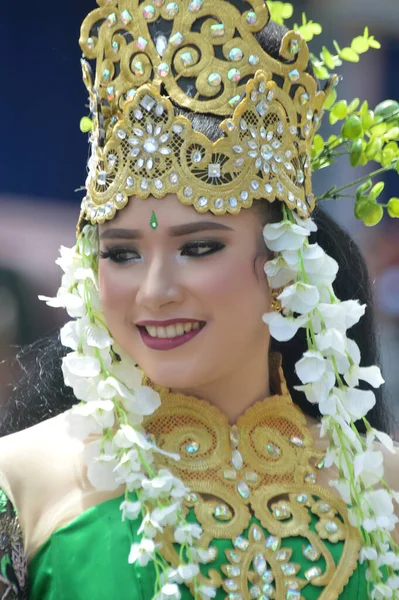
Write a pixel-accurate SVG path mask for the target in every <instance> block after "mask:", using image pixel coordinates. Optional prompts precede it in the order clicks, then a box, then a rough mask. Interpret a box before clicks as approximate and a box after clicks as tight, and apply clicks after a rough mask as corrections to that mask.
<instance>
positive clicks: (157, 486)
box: [143, 469, 176, 498]
mask: <svg viewBox="0 0 399 600" xmlns="http://www.w3.org/2000/svg"><path fill="white" fill-rule="evenodd" d="M175 480H176V478H175V477H174V475H172V473H171V472H170V471H168V470H167V469H160V470H159V471H158V475H157V477H154V478H153V479H151V480H150V481H147V482H145V484H143V490H144V491H145V492H146V495H147V497H148V498H158V496H159V495H160V494H167V493H168V492H170V490H171V489H172V487H173V484H174V482H175Z"/></svg>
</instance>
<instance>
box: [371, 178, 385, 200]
mask: <svg viewBox="0 0 399 600" xmlns="http://www.w3.org/2000/svg"><path fill="white" fill-rule="evenodd" d="M384 188H385V183H384V182H383V181H379V182H378V183H376V184H375V185H374V186H373V189H372V190H371V192H370V195H369V198H370V200H372V201H373V202H375V200H376V199H377V198H378V196H381V194H382V192H383V191H384Z"/></svg>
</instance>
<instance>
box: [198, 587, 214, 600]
mask: <svg viewBox="0 0 399 600" xmlns="http://www.w3.org/2000/svg"><path fill="white" fill-rule="evenodd" d="M197 591H198V593H199V595H200V597H201V598H202V600H210V599H211V598H215V596H216V589H215V588H213V587H211V586H210V585H200V586H199V588H198V590H197Z"/></svg>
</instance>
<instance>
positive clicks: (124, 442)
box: [113, 425, 153, 450]
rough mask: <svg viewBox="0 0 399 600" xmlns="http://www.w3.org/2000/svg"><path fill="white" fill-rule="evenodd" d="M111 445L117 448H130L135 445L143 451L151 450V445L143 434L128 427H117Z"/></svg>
mask: <svg viewBox="0 0 399 600" xmlns="http://www.w3.org/2000/svg"><path fill="white" fill-rule="evenodd" d="M113 443H114V444H115V446H117V447H119V448H131V447H132V446H135V445H137V446H139V447H140V448H143V450H150V449H151V448H153V446H152V444H151V443H150V442H148V441H147V440H146V438H145V436H144V434H143V433H141V431H138V429H135V428H134V427H131V426H130V425H121V426H120V427H119V429H118V431H117V432H116V434H115V436H114V439H113Z"/></svg>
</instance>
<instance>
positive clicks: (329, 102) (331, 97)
mask: <svg viewBox="0 0 399 600" xmlns="http://www.w3.org/2000/svg"><path fill="white" fill-rule="evenodd" d="M336 100H337V90H336V89H335V88H334V89H333V90H331V92H330V93H329V94H328V96H327V98H326V99H325V101H324V108H325V109H326V110H330V108H331V107H332V106H333V105H334V104H335V101H336Z"/></svg>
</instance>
